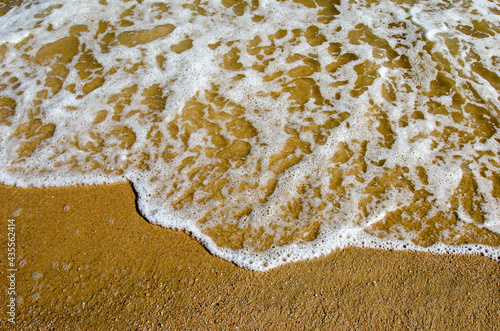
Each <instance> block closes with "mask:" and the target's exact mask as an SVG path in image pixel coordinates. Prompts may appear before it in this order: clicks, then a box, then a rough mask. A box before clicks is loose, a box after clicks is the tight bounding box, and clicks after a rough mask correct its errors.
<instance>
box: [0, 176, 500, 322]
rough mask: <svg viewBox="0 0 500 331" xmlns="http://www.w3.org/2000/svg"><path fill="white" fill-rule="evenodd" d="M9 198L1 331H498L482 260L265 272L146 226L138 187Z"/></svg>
mask: <svg viewBox="0 0 500 331" xmlns="http://www.w3.org/2000/svg"><path fill="white" fill-rule="evenodd" d="M0 196H1V200H2V207H1V208H0V215H1V220H2V230H1V231H0V234H1V237H0V245H1V247H3V248H2V249H3V252H4V253H2V256H5V255H6V250H7V248H6V247H7V235H6V233H7V231H6V229H7V220H8V219H15V224H16V239H17V250H16V254H17V258H16V264H17V268H18V271H17V272H16V291H17V307H16V317H15V320H16V323H15V324H14V325H12V324H11V323H9V322H8V321H7V316H6V314H5V313H2V318H1V322H0V328H1V329H2V330H4V329H7V330H10V329H12V330H56V329H59V330H63V329H67V330H230V329H239V330H259V329H260V330H352V329H357V330H387V329H393V330H416V329H419V330H423V329H425V330H445V329H446V330H497V329H500V319H499V318H498V316H500V282H499V280H498V279H499V275H500V264H499V263H498V262H496V261H493V260H490V259H488V258H486V257H483V256H478V255H469V256H462V255H435V254H429V253H416V252H407V251H405V252H402V251H386V250H375V249H360V248H346V249H343V250H339V251H336V252H333V253H331V254H330V255H328V256H325V257H323V258H318V259H314V260H310V261H304V262H300V263H291V264H287V265H283V266H281V267H278V268H276V269H272V270H270V271H267V272H255V271H249V270H244V269H241V268H239V267H237V266H235V265H234V264H232V263H229V262H227V261H224V260H222V259H220V258H217V257H215V256H213V255H211V254H210V253H208V252H207V251H206V250H205V249H204V248H203V246H202V245H201V244H200V243H199V242H197V241H196V240H194V239H192V238H191V237H189V235H188V234H186V233H184V232H180V231H174V230H170V229H165V228H161V227H159V226H156V225H152V224H150V223H148V222H147V221H146V220H145V219H144V218H143V217H141V215H139V214H138V212H137V209H136V205H135V195H134V192H133V190H132V188H131V186H130V185H129V184H128V183H122V184H115V185H104V186H80V187H68V188H43V189H40V188H29V189H19V188H14V187H8V186H0ZM5 261H6V260H5V259H4V258H2V267H1V277H0V286H1V288H2V291H5V289H6V288H7V287H8V286H7V278H6V276H7V271H6V270H7V269H8V266H7V265H6V262H5ZM4 293H5V292H4ZM8 298H9V296H6V295H2V296H1V297H0V305H1V306H2V312H4V311H5V309H4V308H5V307H6V304H7V300H8Z"/></svg>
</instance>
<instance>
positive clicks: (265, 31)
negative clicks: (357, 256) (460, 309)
mask: <svg viewBox="0 0 500 331" xmlns="http://www.w3.org/2000/svg"><path fill="white" fill-rule="evenodd" d="M499 21H500V12H499V11H498V9H497V8H496V6H495V4H494V3H493V2H490V1H485V0H475V1H469V2H457V3H448V2H442V1H428V2H426V3H425V5H424V4H422V3H418V2H415V1H359V0H356V1H338V2H336V1H329V2H325V1H310V0H305V1H300V0H296V1H271V0H267V1H262V0H261V1H243V0H237V1H226V0H223V1H206V2H203V3H202V2H199V1H191V2H189V1H188V2H186V1H182V2H180V1H147V0H144V1H140V2H135V1H118V0H105V1H104V0H99V1H97V0H96V1H88V0H86V1H79V0H71V1H57V0H47V1H36V2H35V1H27V2H23V3H22V4H21V5H19V6H18V7H14V8H12V9H11V10H10V11H8V12H7V13H6V14H4V15H3V16H2V17H0V27H1V28H0V31H1V32H0V65H1V67H2V75H1V77H0V182H2V183H4V184H9V185H17V186H21V187H26V186H63V185H76V184H102V183H113V182H118V181H124V180H127V181H129V182H131V183H132V185H133V186H134V188H135V191H136V192H137V195H138V196H137V199H138V206H139V208H140V211H141V213H142V214H143V215H144V216H145V217H146V218H147V219H148V220H149V221H150V222H153V223H156V224H159V225H162V226H165V227H171V228H176V229H184V230H187V231H189V232H190V233H191V234H192V235H193V236H194V237H196V238H198V239H199V240H200V241H201V242H202V243H203V244H204V245H205V246H206V247H207V249H208V250H210V251H211V252H212V253H214V254H216V255H218V256H220V257H222V258H224V259H227V260H230V261H233V262H234V263H236V264H238V265H240V266H243V267H245V268H249V269H254V270H266V269H269V268H273V267H276V266H278V265H280V264H283V263H287V262H292V261H299V260H302V259H307V258H311V257H316V256H320V255H323V254H327V253H328V252H331V251H332V250H334V249H337V248H342V247H346V246H349V245H355V246H361V247H376V248H386V249H412V250H418V251H430V252H442V253H482V254H484V255H486V256H489V257H490V258H493V259H500V249H499V246H500V230H499V229H500V203H499V202H500V164H499V157H498V156H499V149H500V134H499V133H498V128H499V126H500V124H499V117H500V111H499V109H500V92H499V91H500V77H499V75H500V70H499V68H500V48H499V45H500V29H499V28H498V26H500V24H499Z"/></svg>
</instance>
